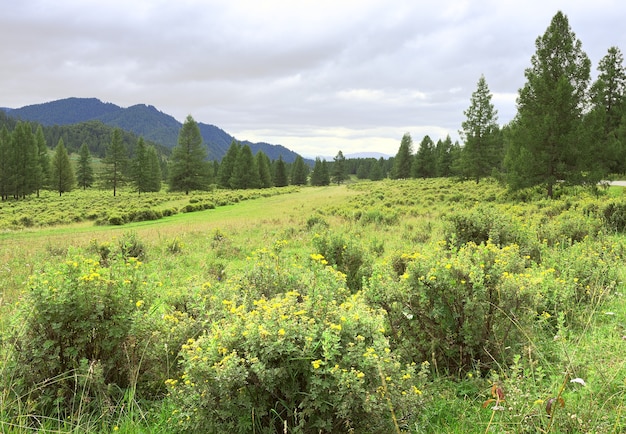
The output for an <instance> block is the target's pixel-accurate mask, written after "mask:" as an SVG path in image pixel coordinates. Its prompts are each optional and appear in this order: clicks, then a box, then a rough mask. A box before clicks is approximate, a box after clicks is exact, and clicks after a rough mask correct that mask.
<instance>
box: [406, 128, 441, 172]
mask: <svg viewBox="0 0 626 434" xmlns="http://www.w3.org/2000/svg"><path fill="white" fill-rule="evenodd" d="M435 173H436V156H435V143H433V141H432V139H431V138H430V136H428V135H426V136H424V138H423V139H422V141H421V142H420V145H419V148H418V149H417V153H416V154H415V157H414V158H413V164H412V166H411V175H412V176H413V178H432V177H434V176H435Z"/></svg>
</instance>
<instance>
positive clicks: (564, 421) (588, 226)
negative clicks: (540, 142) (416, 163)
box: [0, 178, 626, 433]
mask: <svg viewBox="0 0 626 434" xmlns="http://www.w3.org/2000/svg"><path fill="white" fill-rule="evenodd" d="M624 191H625V190H624V189H623V188H622V187H610V188H608V189H601V190H598V191H588V190H584V189H582V188H565V187H561V188H560V189H559V190H558V191H557V192H556V194H555V198H553V199H551V200H548V199H545V198H544V197H543V195H542V194H543V192H542V191H541V190H525V191H522V192H518V193H515V194H512V193H509V192H507V191H506V190H505V189H504V188H503V187H502V186H500V185H499V184H498V183H496V182H495V181H492V180H483V181H481V182H480V183H479V184H476V183H474V182H460V181H455V180H452V179H443V178H441V179H430V180H404V181H390V180H385V181H378V182H358V183H353V184H349V185H342V186H330V187H303V188H299V189H295V188H294V189H271V190H267V191H264V190H256V191H221V190H216V191H213V192H204V193H195V194H190V195H189V196H185V195H169V194H165V193H158V194H154V195H152V194H146V195H141V196H137V195H136V194H133V193H131V192H122V194H121V197H116V198H113V197H109V195H110V192H98V191H86V192H84V191H75V192H72V193H71V197H69V196H68V197H66V196H64V197H62V198H57V197H54V196H53V195H42V197H41V198H30V199H28V200H24V201H19V202H5V203H2V204H0V231H1V232H0V258H1V259H2V261H1V262H0V264H1V265H0V267H1V268H0V285H1V286H0V287H1V288H2V293H1V294H0V314H1V317H0V359H1V360H2V362H1V363H0V384H1V386H2V387H1V389H0V393H1V394H0V427H1V429H2V432H6V433H27V432H49V433H52V432H55V433H56V432H63V433H65V432H103V433H104V432H107V433H109V432H128V433H148V432H150V433H154V432H164V433H166V432H167V433H169V432H192V433H193V432H215V433H221V432H227V431H230V432H237V433H343V432H354V433H369V432H371V433H381V432H389V433H399V432H407V433H441V432H450V433H456V432H459V433H460V432H465V433H468V432H469V433H474V432H477V433H483V432H484V433H492V432H493V433H496V432H497V433H523V432H528V433H536V432H543V433H547V432H552V433H577V432H585V433H588V432H589V433H590V432H593V433H619V432H623V431H624V429H625V428H626V421H625V417H624V407H625V403H626V357H625V355H626V300H625V299H624V278H625V276H626V268H625V266H624V257H625V256H626V238H624V230H625V229H626V194H625V193H624ZM152 217H154V218H152Z"/></svg>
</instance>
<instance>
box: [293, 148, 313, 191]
mask: <svg viewBox="0 0 626 434" xmlns="http://www.w3.org/2000/svg"><path fill="white" fill-rule="evenodd" d="M308 176H309V170H308V168H307V166H306V164H304V159H303V158H302V157H301V156H300V155H298V156H296V159H295V161H294V162H293V165H292V166H291V185H306V184H307V178H308Z"/></svg>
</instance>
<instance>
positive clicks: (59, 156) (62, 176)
mask: <svg viewBox="0 0 626 434" xmlns="http://www.w3.org/2000/svg"><path fill="white" fill-rule="evenodd" d="M74 183H75V178H74V169H73V168H72V164H71V162H70V158H69V156H68V155H67V150H66V149H65V145H64V144H63V139H62V138H61V139H59V143H58V144H57V146H56V148H55V149H54V155H53V157H52V187H53V188H54V189H55V190H56V191H58V192H59V196H61V195H62V194H63V193H66V192H68V191H71V190H72V188H74Z"/></svg>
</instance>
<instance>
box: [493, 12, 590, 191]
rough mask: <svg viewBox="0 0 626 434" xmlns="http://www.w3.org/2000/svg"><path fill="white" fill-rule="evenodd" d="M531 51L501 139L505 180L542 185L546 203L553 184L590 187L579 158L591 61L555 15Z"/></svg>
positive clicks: (514, 184)
mask: <svg viewBox="0 0 626 434" xmlns="http://www.w3.org/2000/svg"><path fill="white" fill-rule="evenodd" d="M535 46H536V49H537V50H536V52H535V54H534V55H533V56H532V58H531V67H530V68H528V69H526V71H525V76H526V80H527V81H526V83H525V84H524V87H523V88H522V89H520V91H519V97H518V99H517V115H516V117H515V119H514V120H513V122H512V123H511V133H510V135H509V138H508V140H507V152H506V156H505V167H506V170H507V176H506V180H507V183H508V185H509V187H510V188H512V189H520V188H525V187H531V186H537V185H541V186H544V187H545V189H546V193H547V196H548V197H550V198H551V197H552V196H553V191H554V186H555V185H556V183H557V182H563V183H566V184H581V183H583V182H585V181H586V182H589V183H591V184H594V185H595V183H596V182H595V181H596V180H594V179H586V180H585V177H584V176H583V173H584V170H583V167H584V166H583V165H584V163H585V162H581V160H580V158H579V157H580V156H583V155H585V154H586V153H585V152H584V151H585V150H584V146H585V138H586V135H585V133H584V131H583V123H582V116H583V113H584V112H585V104H586V98H585V97H586V93H587V90H588V85H589V80H590V69H591V62H590V61H589V58H588V57H587V55H586V54H585V52H584V51H583V49H582V44H581V42H580V41H579V40H578V39H576V35H575V34H574V32H572V30H571V28H570V26H569V22H568V19H567V17H566V16H565V15H564V14H563V13H562V12H560V11H559V12H557V14H556V15H555V16H554V18H552V21H551V23H550V26H549V27H548V29H547V30H546V32H545V33H544V34H543V36H540V37H539V38H537V40H536V42H535Z"/></svg>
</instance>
